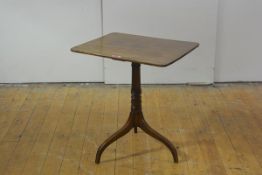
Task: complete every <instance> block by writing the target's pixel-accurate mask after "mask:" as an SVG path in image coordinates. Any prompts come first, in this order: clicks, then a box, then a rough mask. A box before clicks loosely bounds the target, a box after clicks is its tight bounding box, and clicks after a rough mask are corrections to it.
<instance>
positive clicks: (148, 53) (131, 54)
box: [71, 33, 199, 164]
mask: <svg viewBox="0 0 262 175" xmlns="http://www.w3.org/2000/svg"><path fill="white" fill-rule="evenodd" d="M198 46H199V44H198V43H195V42H187V41H177V40H169V39H160V38H153V37H145V36H138V35H131V34H124V33H110V34H108V35H105V36H103V37H100V38H98V39H95V40H92V41H89V42H87V43H84V44H81V45H78V46H75V47H73V48H72V49H71V51H73V52H78V53H84V54H89V55H96V56H102V57H104V58H111V59H114V60H118V61H129V62H132V88H131V112H130V114H129V118H128V120H127V122H126V123H125V124H124V126H122V128H120V129H119V130H118V131H117V132H115V133H114V134H113V135H112V136H110V137H109V138H108V139H106V140H105V141H104V142H103V143H102V144H101V145H100V146H99V148H98V150H97V153H96V159H95V162H96V163H97V164H98V163H100V158H101V155H102V153H103V151H104V150H105V149H106V147H108V146H109V145H110V144H111V143H112V142H114V141H116V140H117V139H119V138H120V137H122V136H124V135H125V134H127V133H128V132H129V131H130V130H131V129H133V128H134V132H135V133H137V127H139V128H141V129H142V130H143V131H144V132H145V133H147V134H149V135H150V136H152V137H154V138H155V139H157V140H159V141H160V142H162V143H163V144H165V145H166V146H167V148H168V149H169V150H170V152H171V153H172V155H173V159H174V162H178V156H177V151H176V149H175V147H174V146H173V144H172V143H171V142H170V141H169V140H168V139H166V138H165V137H164V136H162V135H161V134H159V133H158V132H157V131H156V130H154V129H153V128H151V127H150V126H149V124H148V123H147V122H146V120H145V118H144V116H143V113H142V105H141V81H140V64H146V65H151V66H159V67H165V66H168V65H170V64H172V63H174V62H175V61H177V60H179V59H180V58H182V57H184V56H185V55H187V54H188V53H189V52H191V51H192V50H194V49H195V48H197V47H198Z"/></svg>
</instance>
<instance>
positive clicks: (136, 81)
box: [95, 63, 178, 164]
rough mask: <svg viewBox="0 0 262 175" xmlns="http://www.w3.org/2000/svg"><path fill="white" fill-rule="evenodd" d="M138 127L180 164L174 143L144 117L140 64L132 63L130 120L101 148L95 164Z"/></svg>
mask: <svg viewBox="0 0 262 175" xmlns="http://www.w3.org/2000/svg"><path fill="white" fill-rule="evenodd" d="M137 127H139V128H141V129H142V130H143V131H144V132H145V133H147V134H148V135H150V136H152V137H154V138H155V139H157V140H158V141H160V142H162V143H164V144H165V145H166V146H167V148H168V149H169V150H170V152H171V153H172V155H173V159H174V162H178V157H177V151H176V149H175V147H174V146H173V145H172V143H171V142H170V141H169V140H168V139H166V138H165V137H164V136H162V135H161V134H159V133H158V132H157V131H155V130H154V129H153V128H151V127H150V126H149V125H148V123H147V122H146V120H145V118H144V116H143V112H142V105H141V82H140V64H138V63H132V89H131V112H130V114H129V118H128V120H127V122H126V123H125V124H124V126H123V127H122V128H120V129H119V130H118V131H117V132H116V133H114V134H113V135H112V136H110V137H109V138H108V139H106V140H105V141H104V142H103V143H102V144H101V145H100V146H99V148H98V150H97V153H96V160H95V162H96V163H97V164H98V163H100V159H101V155H102V153H103V151H104V150H105V149H106V147H108V146H109V145H110V144H111V143H112V142H114V141H116V140H117V139H118V138H120V137H122V136H124V135H125V134H127V133H128V132H129V131H130V130H131V129H132V128H134V132H135V133H137Z"/></svg>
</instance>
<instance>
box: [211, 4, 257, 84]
mask: <svg viewBox="0 0 262 175" xmlns="http://www.w3.org/2000/svg"><path fill="white" fill-rule="evenodd" d="M218 19H219V20H218V24H219V25H218V35H217V41H218V42H217V57H216V63H215V65H216V67H215V81H217V82H218V81H222V82H223V81H262V56H261V49H262V44H261V41H262V1H261V0H219V16H218Z"/></svg>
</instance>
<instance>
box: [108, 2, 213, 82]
mask: <svg viewBox="0 0 262 175" xmlns="http://www.w3.org/2000/svg"><path fill="white" fill-rule="evenodd" d="M216 20H217V0H212V1H210V0H201V1H199V0H186V1H185V0H161V1H159V0H124V1H123V0H106V1H103V21H104V25H103V26H104V27H103V31H104V34H107V33H110V32H113V31H117V32H126V33H132V34H140V35H146V36H153V37H162V38H169V39H177V40H188V41H197V42H199V43H200V47H199V48H197V49H196V50H195V51H193V52H192V53H191V54H190V55H188V56H186V57H185V58H183V59H182V60H180V61H179V62H177V63H175V64H173V65H172V66H169V67H166V68H153V67H150V66H142V82H143V83H212V82H213V77H214V74H213V73H214V59H215V46H216V45H215V44H216V43H215V41H216V24H217V23H216ZM130 78H131V69H130V63H126V62H116V61H111V60H105V82H106V83H109V84H111V83H130Z"/></svg>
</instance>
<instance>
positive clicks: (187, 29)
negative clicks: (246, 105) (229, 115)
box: [0, 0, 262, 83]
mask: <svg viewBox="0 0 262 175" xmlns="http://www.w3.org/2000/svg"><path fill="white" fill-rule="evenodd" d="M217 1H218V5H217ZM103 9H104V33H105V34H106V33H109V32H112V31H119V32H129V33H134V34H140V35H149V36H156V37H163V38H171V39H172V38H173V39H181V40H191V41H198V42H200V44H201V46H200V47H199V48H198V49H197V50H195V51H194V52H192V53H191V54H190V55H188V56H186V57H185V58H184V59H182V60H181V61H179V62H177V63H176V64H174V65H172V66H170V67H167V68H152V67H149V66H142V79H143V82H145V83H185V82H197V83H211V82H213V80H215V81H217V82H224V81H262V69H261V65H262V59H261V53H260V50H261V46H262V45H261V41H262V32H261V31H262V20H261V19H262V10H261V9H262V1H261V0H211V1H210V0H201V1H199V0H186V1H185V0H161V1H160V0H104V1H103ZM217 9H218V16H217ZM101 12H102V11H101V0H88V1H85V0H77V1H70V0H41V1H35V0H23V1H19V0H9V1H6V0H0V83H12V82H14V83H19V82H102V81H104V76H105V79H106V82H107V83H130V73H131V72H130V64H128V63H120V62H116V61H109V60H107V61H106V62H105V68H103V60H102V59H97V58H94V57H93V56H87V55H81V54H74V53H71V52H70V48H71V47H72V46H74V45H76V44H79V43H82V42H85V41H87V40H90V39H93V38H96V37H99V36H101V32H102V26H101ZM216 25H217V27H216ZM216 29H217V31H216ZM215 33H217V36H216V35H215ZM215 43H216V46H215ZM215 49H216V50H215ZM215 53H216V54H215ZM214 57H216V59H214ZM214 67H215V74H214V70H213V69H214ZM104 69H105V71H104ZM104 73H105V74H104ZM213 77H215V79H214V78H213Z"/></svg>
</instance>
